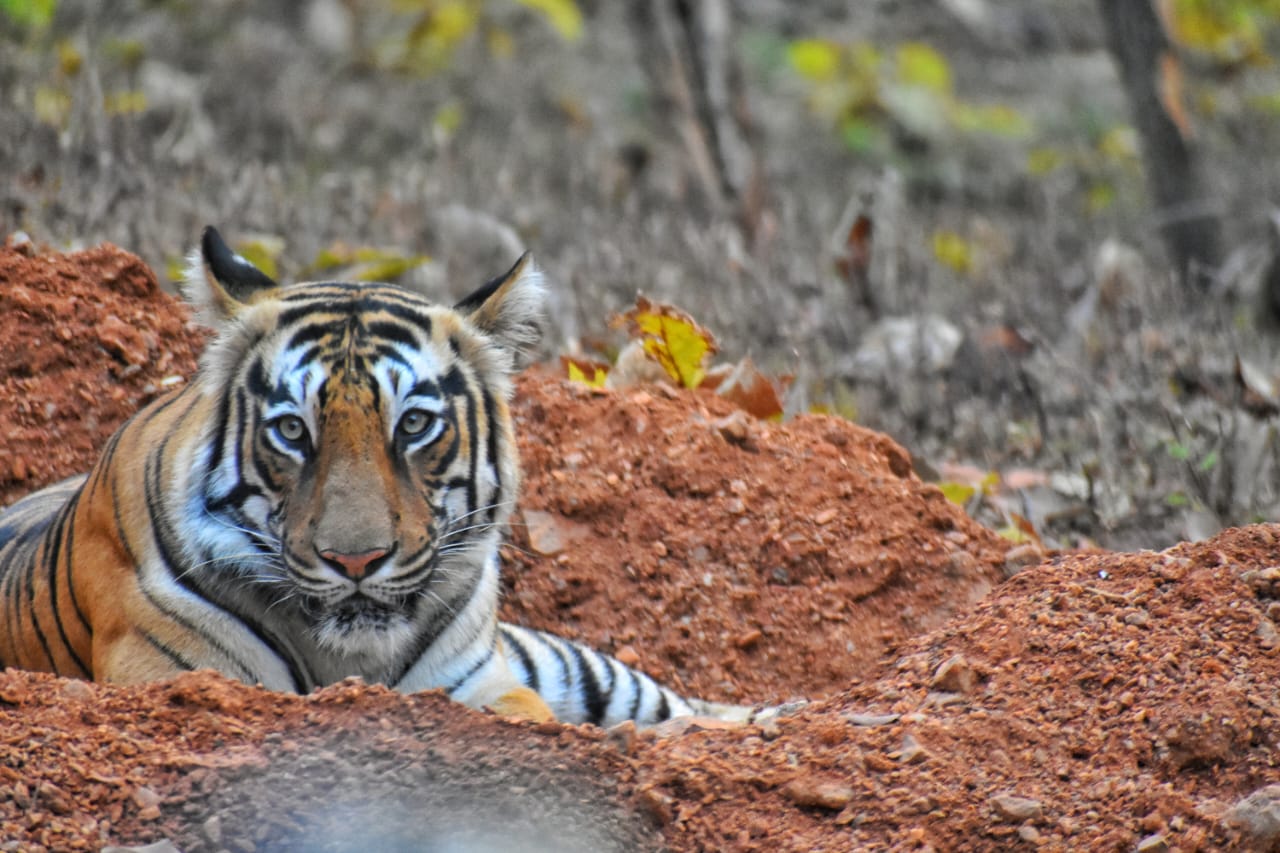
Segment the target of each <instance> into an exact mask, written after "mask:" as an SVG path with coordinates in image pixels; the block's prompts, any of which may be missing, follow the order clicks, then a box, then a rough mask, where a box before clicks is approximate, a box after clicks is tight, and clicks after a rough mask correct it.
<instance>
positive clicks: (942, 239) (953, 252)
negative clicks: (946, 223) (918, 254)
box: [933, 231, 973, 275]
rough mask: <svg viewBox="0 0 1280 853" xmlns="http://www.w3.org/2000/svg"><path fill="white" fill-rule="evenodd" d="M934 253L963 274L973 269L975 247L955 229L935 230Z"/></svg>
mask: <svg viewBox="0 0 1280 853" xmlns="http://www.w3.org/2000/svg"><path fill="white" fill-rule="evenodd" d="M933 255H934V257H936V258H937V259H938V260H939V261H940V262H942V263H943V264H944V265H946V266H948V267H950V268H951V269H953V270H955V271H956V272H958V273H960V274H961V275H967V274H968V273H969V272H970V271H971V270H972V269H973V249H972V247H970V245H969V242H968V241H967V240H965V239H964V238H963V237H961V236H960V235H959V234H957V233H956V232H954V231H935V232H933Z"/></svg>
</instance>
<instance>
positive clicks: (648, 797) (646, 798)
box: [640, 788, 675, 826]
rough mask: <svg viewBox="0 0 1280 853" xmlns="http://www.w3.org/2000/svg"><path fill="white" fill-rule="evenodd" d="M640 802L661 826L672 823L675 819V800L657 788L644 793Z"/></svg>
mask: <svg viewBox="0 0 1280 853" xmlns="http://www.w3.org/2000/svg"><path fill="white" fill-rule="evenodd" d="M640 802H641V803H642V804H643V805H644V807H645V809H646V810H647V811H648V812H649V814H651V815H652V816H653V819H654V820H656V821H657V822H658V823H659V825H661V826H666V825H667V824H669V823H671V821H672V819H674V817H675V800H673V799H672V798H671V797H670V795H668V794H664V793H663V792H662V791H659V790H658V789H657V788H649V789H647V790H645V791H644V792H642V793H641V794H640Z"/></svg>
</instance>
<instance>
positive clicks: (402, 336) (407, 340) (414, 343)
mask: <svg viewBox="0 0 1280 853" xmlns="http://www.w3.org/2000/svg"><path fill="white" fill-rule="evenodd" d="M365 329H366V330H367V331H368V332H369V334H370V336H372V337H374V338H381V339H382V340H387V341H394V342H395V343H398V344H403V345H404V346H407V347H412V348H414V349H417V348H418V336H417V335H415V334H414V333H413V332H412V331H411V330H410V329H408V328H405V326H404V325H403V324H402V323H388V322H387V321H385V320H371V321H369V323H367V324H366V325H365Z"/></svg>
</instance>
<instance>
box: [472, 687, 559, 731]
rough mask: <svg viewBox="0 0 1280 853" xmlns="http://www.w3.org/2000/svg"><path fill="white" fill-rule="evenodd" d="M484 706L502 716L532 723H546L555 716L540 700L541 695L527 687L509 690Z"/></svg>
mask: <svg viewBox="0 0 1280 853" xmlns="http://www.w3.org/2000/svg"><path fill="white" fill-rule="evenodd" d="M485 707H486V708H488V709H489V710H490V711H493V712H494V713H495V714H501V715H502V716H504V717H516V718H518V719H521V720H529V721H530V722H534V723H546V722H550V721H552V720H554V719H555V718H556V715H555V714H553V713H552V712H551V708H550V707H548V706H547V703H546V702H544V701H542V697H541V696H539V695H538V694H537V693H535V692H534V691H533V690H530V689H529V688H528V687H517V688H515V689H514V690H509V691H507V692H506V693H503V694H502V695H501V696H499V697H498V698H497V699H495V700H494V701H492V702H490V703H488V704H487V705H485Z"/></svg>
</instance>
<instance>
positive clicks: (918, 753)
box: [898, 734, 929, 764]
mask: <svg viewBox="0 0 1280 853" xmlns="http://www.w3.org/2000/svg"><path fill="white" fill-rule="evenodd" d="M899 753H900V754H899V755H898V761H900V762H902V763H903V764H919V763H920V762H921V761H924V760H925V759H926V758H928V757H929V751H928V750H926V749H925V748H924V747H923V746H921V745H920V741H918V740H916V739H915V738H914V737H912V736H911V735H909V734H908V735H904V736H903V738H902V749H901V750H899Z"/></svg>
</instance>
